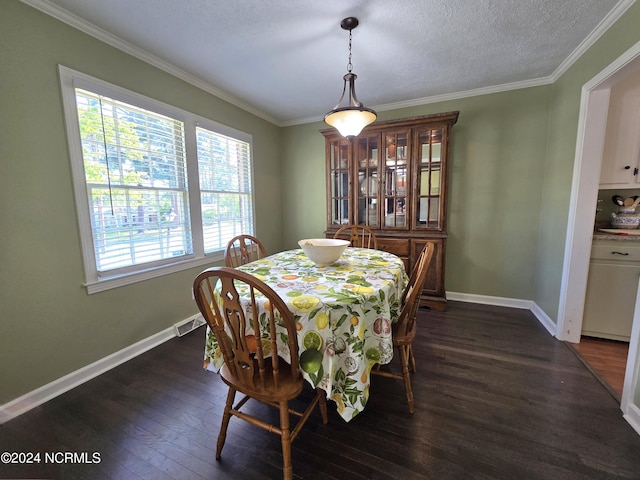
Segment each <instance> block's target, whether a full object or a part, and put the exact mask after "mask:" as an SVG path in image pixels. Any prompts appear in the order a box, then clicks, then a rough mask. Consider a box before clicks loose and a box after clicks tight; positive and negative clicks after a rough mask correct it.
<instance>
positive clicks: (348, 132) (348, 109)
mask: <svg viewBox="0 0 640 480" xmlns="http://www.w3.org/2000/svg"><path fill="white" fill-rule="evenodd" d="M340 26H341V27H342V28H343V29H344V30H349V63H348V64H347V74H346V75H345V76H344V77H343V80H344V87H343V89H342V95H341V96H340V100H338V103H337V105H336V106H335V107H333V110H331V111H330V112H329V113H327V114H326V115H325V116H324V121H325V122H326V123H327V124H328V125H331V126H332V127H335V128H336V129H337V130H338V131H339V132H340V135H342V136H344V137H347V138H352V137H355V136H357V135H358V134H359V133H360V132H361V131H362V129H363V128H364V127H366V126H367V125H369V124H370V123H373V122H374V121H375V119H376V118H377V115H376V112H374V111H373V110H372V109H370V108H367V107H365V106H364V105H363V104H362V102H360V101H358V97H357V96H356V78H358V77H357V75H356V74H355V73H352V69H353V65H352V64H351V30H353V29H354V28H356V27H357V26H358V19H357V18H355V17H348V18H345V19H344V20H342V22H341V23H340ZM345 93H347V101H346V104H345V105H344V106H340V105H341V104H342V101H343V100H344V98H345Z"/></svg>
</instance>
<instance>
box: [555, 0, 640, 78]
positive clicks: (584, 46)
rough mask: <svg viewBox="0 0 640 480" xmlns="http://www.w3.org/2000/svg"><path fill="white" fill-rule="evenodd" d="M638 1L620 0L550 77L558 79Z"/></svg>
mask: <svg viewBox="0 0 640 480" xmlns="http://www.w3.org/2000/svg"><path fill="white" fill-rule="evenodd" d="M635 2H636V0H620V2H618V4H617V5H616V6H615V7H614V8H613V9H612V10H611V11H610V12H609V13H608V14H607V16H606V17H604V18H603V19H602V21H601V22H600V23H599V24H598V25H596V28H594V29H593V31H592V32H591V33H590V34H589V35H587V37H586V38H585V39H584V40H583V41H582V42H580V45H578V46H577V47H576V48H575V50H574V51H573V52H571V54H570V55H569V56H568V57H567V58H565V60H564V61H563V62H562V63H561V64H560V65H559V66H558V68H556V70H555V72H553V73H552V74H551V76H550V77H549V78H551V79H552V83H553V82H555V81H556V80H558V79H559V78H560V77H561V76H562V75H563V74H564V73H565V72H566V71H567V70H569V68H571V65H573V64H574V63H575V62H577V61H578V59H579V58H580V57H581V56H582V55H583V54H584V53H585V52H586V51H587V50H589V48H591V46H592V45H593V44H594V43H596V42H597V41H598V39H599V38H600V37H601V36H602V35H604V33H605V32H606V31H607V30H609V28H610V27H611V26H612V25H613V24H614V23H615V22H617V21H618V19H619V18H620V17H622V15H624V13H625V12H626V11H627V10H628V9H629V7H631V5H633V4H634V3H635Z"/></svg>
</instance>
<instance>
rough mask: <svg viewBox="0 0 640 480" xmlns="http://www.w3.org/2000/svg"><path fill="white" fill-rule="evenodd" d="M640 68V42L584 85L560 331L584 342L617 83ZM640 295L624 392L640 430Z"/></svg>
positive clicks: (624, 401)
mask: <svg viewBox="0 0 640 480" xmlns="http://www.w3.org/2000/svg"><path fill="white" fill-rule="evenodd" d="M638 70H640V43H638V44H636V45H635V46H633V47H632V48H631V49H629V50H628V51H627V52H625V53H624V54H623V55H622V56H620V57H619V58H618V59H617V60H616V61H614V62H613V63H612V64H611V65H609V66H608V67H607V68H605V69H604V70H603V71H602V72H600V73H599V74H598V75H596V76H595V77H594V78H593V79H591V80H590V81H589V82H587V84H585V85H584V86H583V88H582V96H581V101H580V117H579V122H578V138H577V143H576V154H575V162H574V172H573V184H572V191H571V201H570V206H569V218H568V222H567V236H566V242H565V257H564V264H563V275H562V286H561V292H560V304H559V308H558V323H557V331H556V336H557V337H558V338H559V339H560V340H565V341H569V342H572V343H579V341H580V336H581V331H582V316H583V313H584V303H585V292H586V284H587V276H588V271H589V258H590V251H591V239H592V235H593V214H594V212H595V209H596V201H597V192H598V188H599V183H600V166H601V160H602V158H601V157H602V151H603V146H604V134H605V128H606V118H607V112H608V105H609V92H610V89H611V86H612V85H614V84H616V83H617V82H619V81H620V80H621V79H622V78H625V77H626V76H627V75H629V74H631V73H634V72H636V71H638ZM638 298H640V295H638V296H637V297H636V310H635V314H634V322H633V327H632V331H631V339H630V343H629V351H628V360H627V364H626V373H625V377H624V383H623V390H622V396H621V409H622V411H623V413H624V416H625V419H627V421H628V422H629V423H630V424H631V425H632V426H633V428H634V429H636V431H638V433H640V407H639V406H638V405H637V404H636V403H634V402H639V400H637V399H634V397H640V393H638V395H636V392H637V391H638V390H639V388H638V378H637V377H638V364H639V363H640V359H639V358H638V341H639V338H640V308H639V307H640V301H638Z"/></svg>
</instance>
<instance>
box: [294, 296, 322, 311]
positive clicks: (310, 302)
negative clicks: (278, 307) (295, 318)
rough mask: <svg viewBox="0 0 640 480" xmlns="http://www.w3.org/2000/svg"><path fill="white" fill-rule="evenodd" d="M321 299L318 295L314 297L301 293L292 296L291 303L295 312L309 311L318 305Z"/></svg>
mask: <svg viewBox="0 0 640 480" xmlns="http://www.w3.org/2000/svg"><path fill="white" fill-rule="evenodd" d="M319 303H320V299H319V298H318V297H312V296H311V295H300V296H297V297H293V298H291V300H289V305H290V306H291V308H292V309H293V310H294V312H302V313H308V312H310V311H311V310H313V309H314V308H316V307H317V306H318V304H319Z"/></svg>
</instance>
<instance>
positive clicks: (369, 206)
mask: <svg viewBox="0 0 640 480" xmlns="http://www.w3.org/2000/svg"><path fill="white" fill-rule="evenodd" d="M379 138H380V137H379V135H371V136H364V137H359V138H358V140H357V144H356V149H355V162H356V165H357V169H358V180H357V185H355V188H356V192H357V193H356V196H357V198H358V202H357V206H358V212H357V219H356V221H357V224H358V225H368V226H370V227H371V228H379V225H380V209H379V204H378V201H379V189H380V176H379V175H378V165H379V161H378V143H379Z"/></svg>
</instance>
